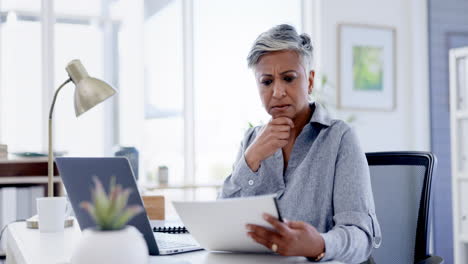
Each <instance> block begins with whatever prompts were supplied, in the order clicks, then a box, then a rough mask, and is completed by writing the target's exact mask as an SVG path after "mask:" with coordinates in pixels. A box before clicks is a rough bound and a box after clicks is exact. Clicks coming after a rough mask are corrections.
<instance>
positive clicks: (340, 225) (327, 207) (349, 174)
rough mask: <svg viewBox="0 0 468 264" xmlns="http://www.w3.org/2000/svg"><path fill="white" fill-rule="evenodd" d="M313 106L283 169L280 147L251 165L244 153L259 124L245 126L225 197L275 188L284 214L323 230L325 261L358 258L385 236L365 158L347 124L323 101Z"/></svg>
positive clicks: (227, 183)
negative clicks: (331, 114)
mask: <svg viewBox="0 0 468 264" xmlns="http://www.w3.org/2000/svg"><path fill="white" fill-rule="evenodd" d="M310 107H311V108H312V110H313V114H312V117H311V119H310V122H309V123H307V124H306V125H305V126H304V128H303V129H302V131H301V132H300V134H299V135H298V136H297V138H296V141H295V143H294V146H293V149H292V152H291V155H290V159H289V161H288V165H287V168H286V170H285V171H284V168H283V167H284V162H283V153H282V150H281V149H278V151H276V153H275V154H274V155H272V156H270V157H268V158H267V159H265V160H263V161H262V162H261V164H260V168H259V169H258V171H256V172H253V171H252V170H251V169H250V167H249V166H248V165H247V163H246V161H245V157H244V153H245V150H246V149H247V147H248V146H249V145H250V144H251V143H252V142H253V140H254V139H255V137H256V135H257V133H258V132H259V130H260V129H261V127H260V126H258V127H255V128H251V129H249V130H248V131H247V133H246V134H245V137H244V140H243V141H242V144H241V148H240V151H239V154H238V156H237V159H236V162H235V163H234V169H233V172H232V174H231V175H229V176H228V177H227V178H226V180H225V182H224V185H223V189H222V192H221V198H231V197H243V196H255V195H263V194H271V193H276V194H277V198H278V207H279V210H280V213H281V216H282V217H284V218H286V219H288V220H293V221H304V222H307V223H309V224H311V225H313V226H314V227H315V228H317V230H318V231H319V232H320V233H321V235H322V237H323V239H324V241H325V257H324V258H323V259H322V260H323V261H326V260H331V259H333V260H338V261H342V262H345V263H360V262H363V261H365V260H366V259H367V258H368V257H369V255H370V253H371V251H372V248H373V247H378V246H379V245H380V241H381V234H380V227H379V223H378V221H377V218H376V215H375V208H374V198H373V195H372V189H371V183H370V176H369V167H368V165H367V160H366V157H365V154H364V152H363V151H362V150H361V148H360V146H359V142H358V140H357V137H356V135H355V133H354V132H353V130H352V129H351V128H350V126H349V125H347V124H346V123H345V122H343V121H341V120H335V119H331V118H330V117H329V115H328V114H327V112H326V111H325V109H324V108H323V107H322V106H320V105H319V104H316V103H312V104H310ZM283 172H284V173H283Z"/></svg>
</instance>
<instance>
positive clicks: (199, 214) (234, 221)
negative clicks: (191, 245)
mask: <svg viewBox="0 0 468 264" xmlns="http://www.w3.org/2000/svg"><path fill="white" fill-rule="evenodd" d="M275 197H276V195H275V194H272V195H263V196H254V197H245V198H233V199H222V200H216V201H208V202H173V205H174V207H175V209H176V211H177V213H178V214H179V217H180V219H181V220H182V222H183V223H184V225H185V227H186V228H187V229H188V231H189V232H190V234H191V235H192V236H193V237H194V238H195V240H197V242H198V243H199V244H200V245H201V247H203V248H204V249H207V250H211V251H232V252H271V250H270V249H267V248H266V247H264V246H262V245H260V244H258V243H256V242H255V241H253V240H252V238H250V237H249V236H247V229H246V228H245V225H246V224H248V223H249V224H256V225H262V226H265V227H270V228H272V226H271V225H270V224H269V223H268V222H267V221H265V220H264V219H263V217H262V214H263V213H269V214H271V215H273V216H274V217H276V218H279V219H281V218H280V215H279V211H278V209H277V205H276V200H275Z"/></svg>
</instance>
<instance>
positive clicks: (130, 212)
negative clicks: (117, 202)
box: [112, 205, 143, 229]
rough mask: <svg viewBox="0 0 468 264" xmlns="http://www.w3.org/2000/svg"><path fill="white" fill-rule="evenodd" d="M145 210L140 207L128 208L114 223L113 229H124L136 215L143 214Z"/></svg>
mask: <svg viewBox="0 0 468 264" xmlns="http://www.w3.org/2000/svg"><path fill="white" fill-rule="evenodd" d="M142 211H143V208H142V207H141V206H139V205H134V206H130V207H128V208H127V209H126V210H125V211H124V212H123V213H122V214H121V215H120V216H119V217H118V218H117V219H116V221H115V222H114V224H113V225H112V229H120V228H122V227H123V226H124V225H125V224H126V223H127V222H128V221H130V219H132V218H133V217H134V216H135V215H137V214H139V213H141V212H142Z"/></svg>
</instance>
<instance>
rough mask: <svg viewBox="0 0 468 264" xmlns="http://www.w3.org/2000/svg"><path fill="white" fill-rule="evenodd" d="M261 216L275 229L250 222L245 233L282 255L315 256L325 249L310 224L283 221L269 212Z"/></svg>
mask: <svg viewBox="0 0 468 264" xmlns="http://www.w3.org/2000/svg"><path fill="white" fill-rule="evenodd" d="M263 218H264V219H265V220H266V221H267V222H268V223H270V224H271V225H272V226H273V227H274V228H275V230H272V229H268V228H265V227H262V226H258V225H252V224H248V225H247V226H246V227H247V230H248V231H249V232H248V233H247V235H249V236H250V237H251V238H252V239H253V240H255V241H256V242H257V243H259V244H262V245H264V246H265V247H267V248H269V249H272V250H273V249H276V252H277V253H278V254H280V255H283V256H304V257H317V256H318V255H320V254H321V253H322V252H324V251H325V241H324V240H323V238H322V236H321V235H320V234H319V232H318V231H317V229H315V227H313V226H312V225H310V224H308V223H305V222H296V221H286V220H285V222H284V223H283V222H280V221H278V219H276V218H275V217H273V216H271V215H269V214H263ZM273 244H275V245H276V246H273Z"/></svg>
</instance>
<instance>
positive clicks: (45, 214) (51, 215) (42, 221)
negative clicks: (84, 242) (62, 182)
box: [36, 197, 67, 233]
mask: <svg viewBox="0 0 468 264" xmlns="http://www.w3.org/2000/svg"><path fill="white" fill-rule="evenodd" d="M36 202H37V214H38V217H39V230H40V231H41V233H54V232H63V230H64V223H65V216H66V215H67V198H66V197H41V198H37V200H36Z"/></svg>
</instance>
